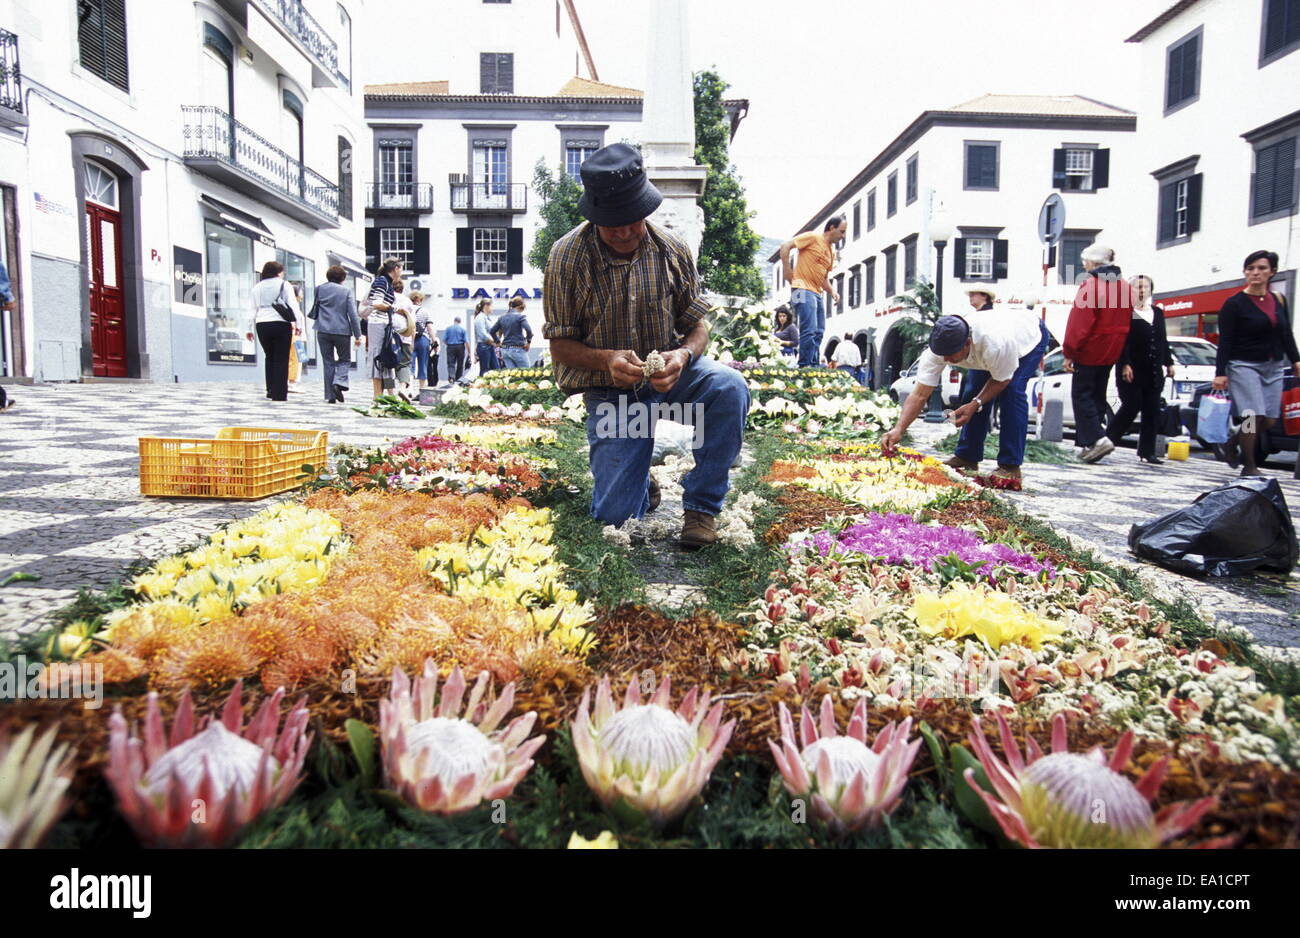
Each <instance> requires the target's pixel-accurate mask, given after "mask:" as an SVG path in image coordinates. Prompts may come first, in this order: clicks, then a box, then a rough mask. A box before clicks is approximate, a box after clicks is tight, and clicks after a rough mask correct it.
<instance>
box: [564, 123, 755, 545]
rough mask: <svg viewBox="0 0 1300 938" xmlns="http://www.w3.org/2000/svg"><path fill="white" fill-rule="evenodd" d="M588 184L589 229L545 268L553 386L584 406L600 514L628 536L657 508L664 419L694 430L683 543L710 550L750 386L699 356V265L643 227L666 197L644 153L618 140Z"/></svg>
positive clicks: (586, 172) (663, 235)
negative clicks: (655, 466)
mask: <svg viewBox="0 0 1300 938" xmlns="http://www.w3.org/2000/svg"><path fill="white" fill-rule="evenodd" d="M582 185H583V195H582V201H581V202H580V203H579V209H580V210H581V212H582V214H583V216H584V217H586V219H587V221H586V222H584V223H583V224H581V225H579V226H578V227H577V228H574V229H573V230H572V231H570V232H569V233H568V234H566V235H564V236H563V237H562V238H560V239H559V240H558V241H556V242H555V245H554V246H553V247H552V248H551V255H550V258H549V259H548V260H547V262H546V273H545V279H544V287H543V299H544V302H545V311H544V312H545V325H544V326H543V329H542V335H543V336H544V337H545V338H547V339H548V340H549V341H550V346H551V359H552V361H553V362H554V364H555V380H556V384H558V385H559V386H560V388H561V389H562V390H564V391H566V392H567V393H569V394H578V393H581V394H582V395H583V396H584V400H585V401H586V405H587V441H588V443H589V444H590V447H591V451H590V460H591V473H592V476H593V478H594V480H595V486H594V489H593V491H592V504H591V513H592V516H593V517H595V518H598V519H600V520H601V521H603V522H604V523H606V524H613V525H621V524H622V523H623V522H624V521H626V520H627V519H628V518H640V517H641V516H642V515H644V514H645V513H646V512H648V511H653V510H654V509H655V508H656V507H658V504H659V491H658V487H657V486H656V485H655V484H654V482H653V480H651V479H650V461H651V457H652V456H653V454H654V423H655V421H656V420H657V419H658V417H659V416H661V415H662V416H670V417H671V418H672V419H673V420H681V421H683V422H689V423H692V424H693V425H694V427H695V435H694V446H695V453H694V455H695V468H694V469H693V470H692V471H691V472H690V473H688V474H687V475H686V477H685V479H683V480H682V488H683V497H682V503H683V506H684V508H685V517H684V519H683V525H682V535H681V542H682V544H683V546H685V547H688V548H696V547H704V546H707V545H709V544H712V543H714V542H716V541H717V537H718V536H717V530H716V526H715V523H714V519H715V517H716V516H717V515H718V513H719V512H720V511H721V510H722V502H723V499H724V498H725V497H726V494H727V489H728V487H729V484H730V483H729V478H728V470H729V469H730V467H731V465H732V463H733V462H735V460H736V457H737V456H738V455H739V453H740V446H741V442H742V440H743V437H744V431H745V418H746V415H747V414H748V413H749V388H748V386H747V385H746V384H745V380H744V378H742V377H741V376H740V374H739V373H738V372H737V371H735V370H734V369H732V368H727V367H723V366H721V365H719V364H718V363H717V362H714V361H712V360H710V359H707V358H704V357H703V356H704V351H705V349H706V348H707V347H708V342H709V329H708V326H707V324H706V323H705V322H704V314H705V313H706V312H708V309H709V304H708V303H707V302H705V301H704V299H703V298H701V296H700V283H699V273H698V271H697V270H696V266H695V258H694V257H693V256H692V255H691V251H690V249H689V248H688V247H687V246H686V245H685V244H684V243H682V242H681V241H680V240H679V239H678V238H676V237H675V236H673V235H672V234H670V233H668V232H667V231H665V230H664V229H662V228H660V227H658V226H657V225H654V224H651V223H650V222H649V221H647V220H646V219H647V216H649V215H650V214H651V213H652V212H654V210H655V209H656V208H658V207H659V203H660V202H662V201H663V196H662V195H661V194H660V193H659V190H658V189H656V188H655V187H654V186H653V185H652V184H651V183H650V180H649V179H647V178H646V174H645V169H644V167H643V166H642V162H641V154H640V153H638V152H637V151H636V150H635V149H633V148H632V147H630V146H628V145H627V144H623V143H616V144H613V145H611V146H608V147H605V148H604V149H601V150H597V151H596V152H595V153H593V154H592V155H591V156H590V157H589V158H588V159H587V161H586V162H585V163H583V164H582ZM656 366H658V367H656Z"/></svg>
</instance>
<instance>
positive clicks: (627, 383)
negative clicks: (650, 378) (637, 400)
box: [606, 349, 645, 388]
mask: <svg viewBox="0 0 1300 938" xmlns="http://www.w3.org/2000/svg"><path fill="white" fill-rule="evenodd" d="M608 362H609V363H608V364H607V365H606V368H607V370H608V371H609V377H610V378H611V379H612V380H613V382H614V386H615V387H620V388H634V387H636V386H637V385H638V384H640V383H641V381H642V379H643V378H645V362H643V361H641V359H639V358H637V356H636V352H633V351H631V350H630V349H625V350H624V351H621V352H610V354H609V359H608Z"/></svg>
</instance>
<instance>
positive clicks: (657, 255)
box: [542, 222, 709, 392]
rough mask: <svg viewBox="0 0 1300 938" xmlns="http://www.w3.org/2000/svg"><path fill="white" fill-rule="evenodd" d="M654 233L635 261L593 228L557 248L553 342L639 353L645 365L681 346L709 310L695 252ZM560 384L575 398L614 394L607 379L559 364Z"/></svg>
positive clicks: (547, 300)
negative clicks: (600, 391) (603, 390)
mask: <svg viewBox="0 0 1300 938" xmlns="http://www.w3.org/2000/svg"><path fill="white" fill-rule="evenodd" d="M646 231H647V234H646V237H645V238H644V239H642V241H641V244H640V246H639V247H638V248H637V251H636V253H635V254H634V255H632V257H630V258H618V257H614V256H613V255H612V254H611V253H610V252H609V251H608V250H607V249H606V248H605V246H604V244H603V243H602V242H601V240H600V236H599V234H598V233H597V232H596V227H595V226H594V225H592V224H590V223H589V222H584V223H583V224H581V225H579V226H578V227H577V228H575V229H573V230H572V231H570V232H569V233H568V234H566V235H565V236H564V237H562V238H560V240H558V241H556V242H555V245H554V246H553V247H552V248H551V256H550V259H549V260H548V261H547V262H546V273H545V278H544V281H543V298H544V305H545V315H546V323H545V325H544V326H543V327H542V335H543V336H544V337H545V338H547V339H573V340H575V341H578V342H582V343H583V344H585V345H587V346H589V347H591V348H598V349H612V350H622V349H631V350H632V351H633V352H635V353H636V354H637V356H638V357H639V358H641V359H643V360H644V359H645V357H646V356H647V355H649V354H650V353H651V352H653V351H660V352H666V351H668V350H669V349H674V348H677V347H678V346H679V344H680V338H679V337H680V336H685V335H686V334H687V333H688V332H690V331H691V330H692V329H693V328H695V325H696V324H697V323H698V322H700V320H702V319H703V318H704V314H705V313H707V312H708V311H709V304H708V303H707V302H705V301H704V299H703V298H701V296H700V277H699V272H698V271H697V270H696V267H695V259H694V258H693V257H692V256H691V252H690V249H689V248H688V247H687V246H686V245H685V244H683V243H682V242H681V241H679V240H678V239H677V238H675V237H674V236H673V235H671V234H669V233H668V232H666V231H664V230H663V229H662V228H658V227H656V226H655V225H653V224H651V223H649V222H647V223H646ZM555 383H556V384H558V385H559V386H560V388H561V389H563V390H565V391H569V392H573V391H578V390H581V389H583V388H595V387H613V386H614V382H613V381H612V380H611V379H610V376H609V372H607V371H586V370H585V369H582V368H571V367H569V366H568V365H561V364H559V363H557V364H556V365H555Z"/></svg>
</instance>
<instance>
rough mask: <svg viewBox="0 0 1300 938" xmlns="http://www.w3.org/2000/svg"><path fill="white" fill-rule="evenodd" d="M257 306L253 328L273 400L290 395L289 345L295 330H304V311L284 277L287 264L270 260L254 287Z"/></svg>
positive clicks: (283, 398)
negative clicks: (260, 349) (301, 325)
mask: <svg viewBox="0 0 1300 938" xmlns="http://www.w3.org/2000/svg"><path fill="white" fill-rule="evenodd" d="M253 306H254V307H255V309H256V310H257V315H256V316H255V317H254V320H253V321H254V323H255V325H254V328H255V329H256V331H257V341H258V342H259V343H260V344H261V346H262V355H263V357H264V359H265V362H266V396H267V398H268V399H270V400H273V401H287V400H288V399H289V349H290V348H291V347H292V345H293V338H294V335H295V333H298V332H301V331H302V330H301V329H300V328H299V325H298V323H299V319H300V317H301V316H302V311H301V310H300V309H299V308H298V301H297V299H295V298H294V295H293V291H292V290H291V289H289V285H288V284H287V283H285V280H284V265H283V264H280V263H277V262H276V261H267V262H266V264H265V265H263V267H262V279H261V280H259V281H258V283H257V285H256V286H254V287H253Z"/></svg>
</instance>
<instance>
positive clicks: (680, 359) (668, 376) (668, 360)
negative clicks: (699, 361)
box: [650, 348, 690, 391]
mask: <svg viewBox="0 0 1300 938" xmlns="http://www.w3.org/2000/svg"><path fill="white" fill-rule="evenodd" d="M689 358H690V352H688V351H686V349H684V348H679V349H673V350H672V351H671V352H665V353H664V370H663V371H661V372H659V374H657V375H655V376H654V377H653V378H651V379H650V386H651V387H652V388H654V389H655V390H656V391H671V390H672V389H673V385H675V384H676V383H677V379H678V378H680V377H681V376H682V370H683V369H684V368H685V367H686V362H687V360H688V359H689Z"/></svg>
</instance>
